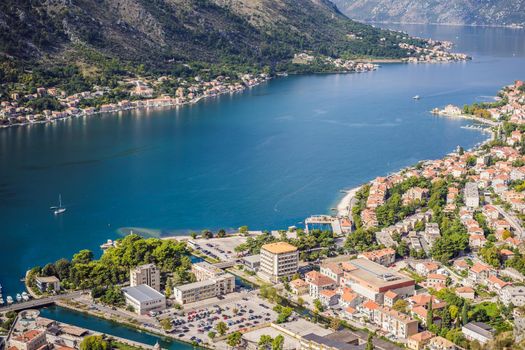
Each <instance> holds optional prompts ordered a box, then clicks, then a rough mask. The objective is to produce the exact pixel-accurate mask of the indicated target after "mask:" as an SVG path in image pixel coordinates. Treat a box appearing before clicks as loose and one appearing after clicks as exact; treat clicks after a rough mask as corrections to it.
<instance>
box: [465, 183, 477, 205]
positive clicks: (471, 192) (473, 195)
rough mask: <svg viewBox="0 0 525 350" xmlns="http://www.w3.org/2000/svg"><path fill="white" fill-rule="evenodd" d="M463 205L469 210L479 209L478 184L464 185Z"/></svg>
mask: <svg viewBox="0 0 525 350" xmlns="http://www.w3.org/2000/svg"><path fill="white" fill-rule="evenodd" d="M464 199H465V205H466V206H467V207H469V208H477V207H479V191H478V184H477V183H475V182H467V183H466V184H465V192H464Z"/></svg>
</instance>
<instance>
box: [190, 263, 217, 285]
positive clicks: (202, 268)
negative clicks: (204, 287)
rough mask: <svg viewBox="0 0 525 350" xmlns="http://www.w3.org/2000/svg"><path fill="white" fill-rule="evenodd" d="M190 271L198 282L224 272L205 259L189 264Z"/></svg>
mask: <svg viewBox="0 0 525 350" xmlns="http://www.w3.org/2000/svg"><path fill="white" fill-rule="evenodd" d="M191 272H192V273H193V274H194V275H195V278H196V279H197V281H198V282H200V281H206V280H209V279H212V278H216V277H217V276H219V275H222V274H223V273H224V271H223V270H221V269H219V268H218V267H216V266H213V265H212V264H210V263H209V262H207V261H201V262H198V263H195V264H192V265H191Z"/></svg>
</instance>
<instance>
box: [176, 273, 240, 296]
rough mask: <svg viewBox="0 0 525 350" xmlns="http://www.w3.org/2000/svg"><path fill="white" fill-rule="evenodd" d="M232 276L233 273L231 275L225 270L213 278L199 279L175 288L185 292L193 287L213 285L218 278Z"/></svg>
mask: <svg viewBox="0 0 525 350" xmlns="http://www.w3.org/2000/svg"><path fill="white" fill-rule="evenodd" d="M232 277H233V278H235V276H234V275H232V274H231V273H228V272H226V273H223V274H221V275H220V276H217V277H215V278H211V279H207V280H204V281H199V282H193V283H188V284H183V285H180V286H177V287H175V289H178V290H180V291H182V292H186V291H188V290H193V289H196V288H202V287H206V286H210V285H215V284H216V283H217V281H219V280H222V279H226V278H232Z"/></svg>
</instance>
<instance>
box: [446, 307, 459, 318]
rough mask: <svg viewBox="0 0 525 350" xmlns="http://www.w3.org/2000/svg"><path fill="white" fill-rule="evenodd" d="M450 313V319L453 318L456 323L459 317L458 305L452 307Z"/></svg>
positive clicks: (449, 308) (449, 309)
mask: <svg viewBox="0 0 525 350" xmlns="http://www.w3.org/2000/svg"><path fill="white" fill-rule="evenodd" d="M448 312H449V313H450V318H452V321H453V322H455V321H456V318H457V317H458V313H459V308H458V307H457V306H456V305H450V306H449V307H448Z"/></svg>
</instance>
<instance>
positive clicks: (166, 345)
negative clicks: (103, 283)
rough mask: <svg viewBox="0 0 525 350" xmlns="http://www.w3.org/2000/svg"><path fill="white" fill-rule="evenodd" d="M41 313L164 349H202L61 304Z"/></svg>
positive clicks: (78, 325) (41, 310) (65, 321)
mask: <svg viewBox="0 0 525 350" xmlns="http://www.w3.org/2000/svg"><path fill="white" fill-rule="evenodd" d="M40 315H41V316H42V317H46V318H49V319H52V320H56V321H58V322H63V323H68V324H71V325H74V326H77V327H82V328H87V329H91V330H93V331H96V332H100V333H104V334H108V335H113V336H116V337H120V338H125V339H129V340H133V341H136V342H139V343H144V344H148V345H155V343H157V342H158V343H159V344H160V346H161V347H162V348H163V349H168V350H192V349H200V348H198V347H194V346H192V345H188V344H186V343H182V342H178V341H175V340H171V339H168V338H164V337H161V336H158V335H154V334H151V333H147V332H144V331H141V330H138V329H135V328H132V327H129V326H126V325H122V324H120V323H117V322H113V321H109V320H105V319H102V318H98V317H95V316H91V315H88V314H85V313H82V312H77V311H73V310H70V309H66V308H63V307H60V306H50V307H46V308H42V309H40Z"/></svg>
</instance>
